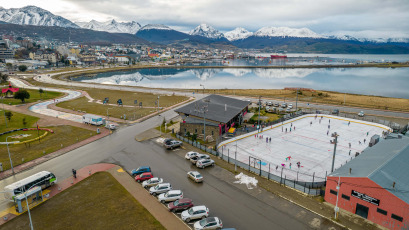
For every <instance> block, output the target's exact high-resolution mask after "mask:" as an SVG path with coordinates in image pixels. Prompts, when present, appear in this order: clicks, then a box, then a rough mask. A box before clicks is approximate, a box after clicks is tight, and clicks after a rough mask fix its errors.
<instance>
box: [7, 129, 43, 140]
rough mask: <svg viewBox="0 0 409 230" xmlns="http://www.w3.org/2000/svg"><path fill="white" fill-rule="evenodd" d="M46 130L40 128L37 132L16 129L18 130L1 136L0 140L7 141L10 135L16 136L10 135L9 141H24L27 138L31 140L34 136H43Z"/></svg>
mask: <svg viewBox="0 0 409 230" xmlns="http://www.w3.org/2000/svg"><path fill="white" fill-rule="evenodd" d="M45 132H46V131H45V130H38V132H37V130H27V131H22V130H21V131H16V132H12V133H9V134H6V135H1V136H0V142H6V138H7V137H8V136H14V137H9V138H8V139H7V140H8V141H20V142H23V141H27V140H31V139H34V138H36V137H37V136H41V135H43V134H44V133H45ZM20 135H23V136H20ZM25 135H27V136H25Z"/></svg>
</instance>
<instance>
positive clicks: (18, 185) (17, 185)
mask: <svg viewBox="0 0 409 230" xmlns="http://www.w3.org/2000/svg"><path fill="white" fill-rule="evenodd" d="M55 183H57V177H55V175H54V174H53V173H50V172H47V171H42V172H39V173H36V174H34V175H32V176H29V177H27V178H24V179H22V180H19V181H17V182H14V183H13V184H10V185H7V186H6V187H4V190H5V191H6V193H4V196H5V197H6V199H8V200H10V201H14V198H15V197H16V196H17V195H19V194H21V193H23V192H25V191H26V190H28V189H29V188H30V187H31V186H33V187H34V186H39V187H41V189H45V188H48V187H50V186H51V185H53V184H55Z"/></svg>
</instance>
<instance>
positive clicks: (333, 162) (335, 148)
mask: <svg viewBox="0 0 409 230" xmlns="http://www.w3.org/2000/svg"><path fill="white" fill-rule="evenodd" d="M338 136H339V135H338V134H337V133H336V132H334V133H333V134H331V137H335V139H334V140H333V143H334V153H333V154H332V167H331V172H333V171H334V164H335V152H336V151H337V144H338Z"/></svg>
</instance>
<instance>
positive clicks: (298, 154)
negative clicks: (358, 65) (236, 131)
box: [218, 114, 390, 182]
mask: <svg viewBox="0 0 409 230" xmlns="http://www.w3.org/2000/svg"><path fill="white" fill-rule="evenodd" d="M321 117H322V118H321ZM384 131H390V128H389V127H387V126H384V125H380V124H377V123H372V122H366V121H360V120H354V119H348V118H343V117H337V116H332V115H322V114H318V115H317V116H316V115H315V114H309V115H303V116H300V117H297V118H294V119H291V120H287V121H285V122H284V123H279V124H276V125H273V126H272V127H271V126H269V127H265V128H264V129H263V130H262V131H261V132H257V131H255V132H251V133H248V134H245V135H241V136H237V137H235V138H232V139H229V140H227V141H224V142H222V143H220V145H219V146H218V148H219V152H223V154H224V155H227V153H228V152H229V155H230V157H231V158H234V157H235V152H236V151H237V160H238V161H241V162H243V163H246V164H249V161H250V165H251V166H252V167H255V168H260V165H261V169H262V170H264V171H266V172H268V171H269V170H270V173H272V174H275V175H277V176H280V175H281V173H283V177H286V178H287V179H290V180H297V181H305V182H311V181H312V175H314V181H316V182H318V181H324V179H325V176H326V173H328V174H329V173H330V172H331V166H332V156H333V150H334V144H331V143H330V142H331V140H333V139H334V138H333V137H331V134H332V133H334V132H336V133H337V134H338V135H339V136H338V145H337V151H336V157H335V167H334V168H335V169H337V168H339V167H340V166H341V165H342V164H345V163H346V161H350V160H351V159H353V158H355V154H356V153H357V152H358V153H361V152H362V151H363V150H364V149H365V148H366V147H368V143H369V141H370V139H371V137H372V136H373V135H375V134H378V135H379V136H381V137H382V132H384ZM270 138H271V142H270ZM350 145H351V146H350ZM249 156H251V157H250V159H249ZM255 159H257V160H255ZM260 161H261V164H260ZM298 162H299V164H298Z"/></svg>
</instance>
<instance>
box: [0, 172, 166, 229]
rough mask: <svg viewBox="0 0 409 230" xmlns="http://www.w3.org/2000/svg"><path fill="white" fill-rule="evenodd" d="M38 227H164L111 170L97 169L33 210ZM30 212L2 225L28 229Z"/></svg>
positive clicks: (34, 223)
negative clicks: (96, 171) (98, 170)
mask: <svg viewBox="0 0 409 230" xmlns="http://www.w3.org/2000/svg"><path fill="white" fill-rule="evenodd" d="M31 217H32V220H33V226H34V228H35V229H44V230H47V229H50V230H51V229H52V230H56V229H144V230H151V229H158V230H159V229H165V228H164V227H163V226H162V225H161V224H160V223H159V221H157V220H156V219H155V218H154V217H153V216H152V215H151V214H150V213H149V212H148V211H147V210H146V209H145V208H144V207H143V206H142V205H141V204H140V203H139V202H138V201H137V200H135V198H133V197H132V195H131V194H129V193H128V191H126V189H125V188H124V187H122V185H121V184H119V183H118V182H117V181H116V180H115V178H113V177H112V176H111V174H109V173H107V172H98V173H96V174H94V175H92V176H90V177H89V178H87V179H85V180H83V181H81V182H79V183H78V184H76V185H74V186H73V187H70V188H68V189H67V190H65V191H63V192H61V193H60V194H58V195H56V196H55V197H53V198H51V199H50V200H48V201H46V202H44V203H42V204H40V205H39V206H37V207H35V208H33V209H32V210H31ZM28 228H29V220H28V216H27V213H25V214H23V215H21V216H19V217H16V218H14V219H13V220H11V221H10V222H8V223H6V224H4V225H3V226H2V229H13V230H14V229H28Z"/></svg>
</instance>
